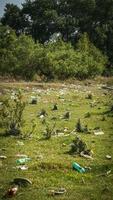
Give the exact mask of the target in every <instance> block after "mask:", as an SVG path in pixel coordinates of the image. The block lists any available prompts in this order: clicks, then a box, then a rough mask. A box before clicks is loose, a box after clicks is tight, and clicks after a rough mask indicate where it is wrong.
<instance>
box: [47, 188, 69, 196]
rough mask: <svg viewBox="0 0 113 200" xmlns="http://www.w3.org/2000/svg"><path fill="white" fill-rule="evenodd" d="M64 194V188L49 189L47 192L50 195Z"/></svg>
mask: <svg viewBox="0 0 113 200" xmlns="http://www.w3.org/2000/svg"><path fill="white" fill-rule="evenodd" d="M64 193H66V189H65V188H58V189H51V190H49V194H50V195H61V194H64Z"/></svg>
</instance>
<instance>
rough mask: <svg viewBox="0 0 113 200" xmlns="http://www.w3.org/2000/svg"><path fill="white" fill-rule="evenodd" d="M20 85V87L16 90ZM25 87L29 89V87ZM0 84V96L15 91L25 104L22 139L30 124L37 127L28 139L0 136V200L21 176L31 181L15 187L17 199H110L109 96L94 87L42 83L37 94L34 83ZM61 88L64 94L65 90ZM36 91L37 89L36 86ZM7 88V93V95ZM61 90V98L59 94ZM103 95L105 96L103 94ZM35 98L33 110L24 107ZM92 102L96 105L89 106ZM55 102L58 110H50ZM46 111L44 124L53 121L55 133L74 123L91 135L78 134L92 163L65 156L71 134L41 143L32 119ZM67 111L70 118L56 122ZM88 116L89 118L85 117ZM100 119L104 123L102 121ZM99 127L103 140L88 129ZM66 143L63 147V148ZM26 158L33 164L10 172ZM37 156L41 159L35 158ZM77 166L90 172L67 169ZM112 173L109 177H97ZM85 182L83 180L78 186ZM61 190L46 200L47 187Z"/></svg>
mask: <svg viewBox="0 0 113 200" xmlns="http://www.w3.org/2000/svg"><path fill="white" fill-rule="evenodd" d="M18 85H19V86H18ZM29 85H30V84H29ZM26 86H27V84H24V83H23V84H22V85H21V84H16V85H13V84H4V83H3V84H2V92H4V93H6V94H10V93H11V88H13V90H15V88H17V87H20V88H22V90H23V95H24V98H25V100H26V102H28V104H27V106H26V109H25V111H24V119H25V121H26V123H25V126H24V128H23V134H24V133H25V134H27V133H29V131H30V128H31V120H32V119H34V120H35V122H36V124H37V126H36V130H35V132H34V134H33V137H32V138H25V139H20V138H18V137H4V136H3V135H2V134H1V135H0V155H6V156H7V159H5V160H3V161H0V199H2V196H3V194H4V193H5V192H6V191H7V189H8V188H10V186H11V181H12V180H13V179H14V178H16V177H26V178H29V179H30V180H31V181H32V185H30V186H28V187H20V188H19V191H18V193H17V195H16V196H15V197H14V199H16V200H23V199H24V200H30V199H32V200H36V199H37V200H46V199H48V200H49V199H50V200H53V199H60V200H78V199H79V200H112V199H113V114H112V113H107V111H108V110H109V106H110V105H112V104H113V92H112V91H106V90H103V89H100V87H98V85H97V84H94V83H92V84H91V85H89V86H84V85H83V83H81V86H79V87H78V85H69V84H67V85H66V86H62V85H61V84H56V85H54V84H53V85H51V84H49V86H48V85H46V84H43V88H42V89H41V92H40V91H39V90H34V89H33V88H35V89H38V88H39V86H38V85H37V84H35V85H33V84H31V85H30V87H29V88H26ZM64 87H65V88H66V89H65V88H64ZM40 88H41V86H40ZM6 89H7V90H6ZM62 90H63V91H64V94H62ZM89 91H91V93H92V94H93V99H92V100H89V99H86V96H87V93H89ZM105 93H106V94H105ZM34 95H36V96H37V97H38V99H39V101H38V103H37V105H31V104H29V101H30V96H34ZM94 101H95V106H94V107H91V103H92V102H94ZM54 103H58V111H52V110H51V108H52V106H53V104H54ZM41 109H45V110H46V111H47V113H48V116H47V117H46V118H47V121H48V122H49V124H50V125H51V126H52V124H54V120H52V119H51V118H52V117H56V129H61V131H62V130H63V129H64V128H65V127H68V133H70V132H71V131H72V130H73V129H74V128H75V125H76V122H77V120H78V118H80V119H81V122H82V124H83V125H86V124H87V125H88V128H89V129H91V134H84V133H79V134H77V135H79V136H80V137H81V138H82V139H83V141H85V142H86V143H87V146H88V147H89V148H90V149H92V151H93V152H94V155H93V157H94V159H93V160H87V159H85V158H82V157H79V156H72V155H69V153H68V151H69V149H70V146H69V144H70V143H71V142H72V140H73V139H74V138H75V136H74V135H69V136H61V137H52V138H51V139H49V140H45V139H44V138H43V132H44V130H45V125H43V124H42V123H41V119H39V118H38V117H37V114H38V112H40V110H41ZM66 111H70V112H71V118H70V119H69V120H68V121H66V120H64V119H60V117H61V116H62V115H63V114H64V113H65V112H66ZM87 112H89V113H90V114H91V116H90V117H89V118H85V114H86V113H87ZM103 116H105V121H102V118H103ZM98 126H99V127H100V128H101V129H102V130H103V131H104V133H105V134H104V135H101V136H95V135H94V134H93V129H94V128H95V127H98ZM18 141H22V142H24V145H23V146H19V145H17V142H18ZM63 144H65V145H63ZM17 153H21V154H26V155H28V156H29V157H30V158H31V159H32V160H31V161H30V162H29V163H28V164H27V165H28V167H29V168H28V170H27V171H20V170H17V169H14V167H15V166H16V159H17V158H16V156H15V155H16V154H17ZM107 154H109V155H111V156H112V159H111V160H107V159H106V155H107ZM39 155H42V158H38V156H39ZM74 161H75V162H77V163H79V164H80V165H81V166H83V167H85V166H88V167H91V171H89V172H86V173H84V174H80V173H78V172H77V171H74V170H72V163H73V162H74ZM109 170H111V173H110V174H109V175H108V176H103V175H102V174H104V173H106V172H107V171H109ZM83 180H84V181H83ZM52 187H55V188H58V187H64V188H66V190H67V192H66V193H65V194H64V195H60V196H50V195H49V194H48V191H49V189H50V188H52Z"/></svg>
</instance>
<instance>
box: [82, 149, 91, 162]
mask: <svg viewBox="0 0 113 200" xmlns="http://www.w3.org/2000/svg"><path fill="white" fill-rule="evenodd" d="M80 156H82V157H84V158H88V159H91V160H93V158H92V156H91V155H88V154H85V152H84V151H82V152H81V153H80Z"/></svg>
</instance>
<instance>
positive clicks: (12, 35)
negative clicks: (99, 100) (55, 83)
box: [0, 0, 113, 79]
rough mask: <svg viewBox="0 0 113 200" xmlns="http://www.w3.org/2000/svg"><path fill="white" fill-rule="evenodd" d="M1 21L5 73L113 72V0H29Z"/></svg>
mask: <svg viewBox="0 0 113 200" xmlns="http://www.w3.org/2000/svg"><path fill="white" fill-rule="evenodd" d="M0 21H1V22H0V63H1V64H0V74H1V75H7V74H10V75H13V76H20V77H22V78H26V79H34V77H35V76H36V75H37V74H38V75H39V76H43V77H46V78H47V79H65V78H70V77H76V78H79V79H85V78H92V77H94V76H96V75H107V76H109V75H113V0H26V1H25V3H24V4H22V8H19V7H18V6H16V5H13V4H6V7H5V12H4V15H3V17H2V18H1V20H0Z"/></svg>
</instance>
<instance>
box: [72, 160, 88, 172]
mask: <svg viewBox="0 0 113 200" xmlns="http://www.w3.org/2000/svg"><path fill="white" fill-rule="evenodd" d="M72 168H73V169H74V170H77V171H78V172H80V173H84V172H85V171H86V170H85V168H83V167H81V166H80V165H79V164H78V163H76V162H73V164H72Z"/></svg>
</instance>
